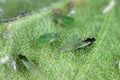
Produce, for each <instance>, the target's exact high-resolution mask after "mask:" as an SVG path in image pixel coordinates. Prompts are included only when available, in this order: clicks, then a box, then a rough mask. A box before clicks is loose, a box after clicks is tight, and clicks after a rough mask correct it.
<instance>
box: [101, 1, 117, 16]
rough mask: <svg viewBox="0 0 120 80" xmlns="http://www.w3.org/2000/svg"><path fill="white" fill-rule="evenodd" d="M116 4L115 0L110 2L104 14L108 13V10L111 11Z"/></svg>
mask: <svg viewBox="0 0 120 80" xmlns="http://www.w3.org/2000/svg"><path fill="white" fill-rule="evenodd" d="M114 6H115V0H111V1H110V3H109V4H108V6H106V7H105V8H104V10H103V12H102V13H103V14H106V13H107V12H109V11H110V10H111V9H112V8H113V7H114Z"/></svg>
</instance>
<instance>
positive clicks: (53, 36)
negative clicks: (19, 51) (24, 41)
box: [37, 33, 59, 44]
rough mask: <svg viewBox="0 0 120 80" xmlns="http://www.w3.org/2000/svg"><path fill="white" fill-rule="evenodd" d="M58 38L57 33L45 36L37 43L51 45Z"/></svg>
mask: <svg viewBox="0 0 120 80" xmlns="http://www.w3.org/2000/svg"><path fill="white" fill-rule="evenodd" d="M58 37H59V34H55V33H49V34H43V35H41V36H40V37H39V38H38V39H37V42H38V43H41V44H45V43H51V42H53V41H55V40H56V39H57V38H58Z"/></svg>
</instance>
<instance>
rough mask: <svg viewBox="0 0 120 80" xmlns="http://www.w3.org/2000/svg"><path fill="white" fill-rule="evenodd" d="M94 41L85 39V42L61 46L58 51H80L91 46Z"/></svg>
mask: <svg viewBox="0 0 120 80" xmlns="http://www.w3.org/2000/svg"><path fill="white" fill-rule="evenodd" d="M94 41H95V38H87V39H86V40H77V41H73V42H70V43H68V44H66V45H64V46H62V47H61V48H60V49H59V52H66V51H71V50H77V49H81V48H84V47H86V46H89V45H92V44H93V42H94Z"/></svg>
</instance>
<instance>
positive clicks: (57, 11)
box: [53, 9, 62, 15]
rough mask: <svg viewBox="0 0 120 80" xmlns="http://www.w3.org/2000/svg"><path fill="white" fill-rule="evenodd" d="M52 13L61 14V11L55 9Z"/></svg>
mask: <svg viewBox="0 0 120 80" xmlns="http://www.w3.org/2000/svg"><path fill="white" fill-rule="evenodd" d="M53 14H54V15H61V14H62V11H61V10H60V9H55V10H54V11H53Z"/></svg>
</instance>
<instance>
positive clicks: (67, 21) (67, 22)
mask: <svg viewBox="0 0 120 80" xmlns="http://www.w3.org/2000/svg"><path fill="white" fill-rule="evenodd" d="M58 22H59V23H60V24H61V25H63V26H74V25H75V20H74V18H72V17H69V16H61V18H60V19H58Z"/></svg>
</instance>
